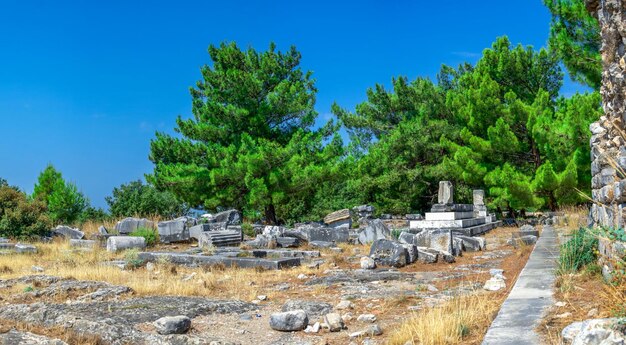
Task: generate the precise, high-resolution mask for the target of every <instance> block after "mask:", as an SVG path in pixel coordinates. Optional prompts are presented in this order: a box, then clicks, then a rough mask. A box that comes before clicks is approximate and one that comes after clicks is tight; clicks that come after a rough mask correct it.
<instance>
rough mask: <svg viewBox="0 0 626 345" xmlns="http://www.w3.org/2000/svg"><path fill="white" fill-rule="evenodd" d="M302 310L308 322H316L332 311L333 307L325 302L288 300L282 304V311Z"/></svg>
mask: <svg viewBox="0 0 626 345" xmlns="http://www.w3.org/2000/svg"><path fill="white" fill-rule="evenodd" d="M293 310H304V311H305V312H306V314H307V316H308V317H309V319H310V320H316V319H319V318H321V317H322V315H326V314H328V313H330V312H331V311H332V310H333V306H332V305H330V304H329V303H326V302H319V301H303V300H288V301H287V302H285V304H283V307H282V311H293Z"/></svg>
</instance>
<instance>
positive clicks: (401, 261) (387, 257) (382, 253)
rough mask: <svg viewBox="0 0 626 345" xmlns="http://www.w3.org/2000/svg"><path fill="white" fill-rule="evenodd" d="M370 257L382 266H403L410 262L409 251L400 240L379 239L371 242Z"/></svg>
mask: <svg viewBox="0 0 626 345" xmlns="http://www.w3.org/2000/svg"><path fill="white" fill-rule="evenodd" d="M370 258H372V259H374V261H375V262H376V263H377V264H379V265H383V266H393V267H404V266H406V265H407V264H408V263H409V262H410V258H409V253H408V252H407V250H406V248H405V247H404V245H403V244H402V243H400V242H396V241H392V240H387V239H379V240H376V241H375V242H374V243H372V246H371V248H370Z"/></svg>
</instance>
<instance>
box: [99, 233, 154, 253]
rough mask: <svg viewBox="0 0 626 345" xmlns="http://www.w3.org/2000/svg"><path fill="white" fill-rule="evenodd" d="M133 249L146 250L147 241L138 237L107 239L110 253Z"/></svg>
mask: <svg viewBox="0 0 626 345" xmlns="http://www.w3.org/2000/svg"><path fill="white" fill-rule="evenodd" d="M133 248H137V249H144V248H146V239H145V238H143V237H138V236H137V237H136V236H111V237H109V238H108V239H107V251H109V252H118V251H121V250H126V249H133Z"/></svg>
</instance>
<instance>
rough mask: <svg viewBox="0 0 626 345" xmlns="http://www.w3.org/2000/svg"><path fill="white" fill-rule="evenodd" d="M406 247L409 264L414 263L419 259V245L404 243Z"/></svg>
mask: <svg viewBox="0 0 626 345" xmlns="http://www.w3.org/2000/svg"><path fill="white" fill-rule="evenodd" d="M402 246H403V247H404V249H406V252H407V255H408V261H407V264H412V263H414V262H415V261H417V246H416V245H414V244H407V243H402Z"/></svg>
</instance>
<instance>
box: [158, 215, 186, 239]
mask: <svg viewBox="0 0 626 345" xmlns="http://www.w3.org/2000/svg"><path fill="white" fill-rule="evenodd" d="M188 222H189V219H188V218H187V217H179V218H176V219H173V220H168V221H165V222H159V223H158V224H157V229H158V231H159V240H160V241H161V243H172V242H182V241H189V239H190V235H189V226H188Z"/></svg>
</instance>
